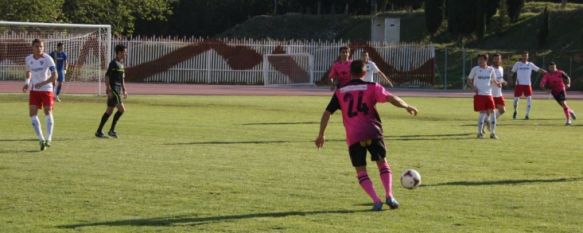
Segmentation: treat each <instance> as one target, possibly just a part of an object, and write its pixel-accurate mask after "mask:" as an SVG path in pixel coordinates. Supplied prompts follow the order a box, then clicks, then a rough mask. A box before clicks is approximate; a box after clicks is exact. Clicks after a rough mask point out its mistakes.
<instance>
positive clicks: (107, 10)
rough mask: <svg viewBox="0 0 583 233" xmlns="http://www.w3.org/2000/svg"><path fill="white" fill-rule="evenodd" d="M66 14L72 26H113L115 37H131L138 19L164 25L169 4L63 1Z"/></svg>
mask: <svg viewBox="0 0 583 233" xmlns="http://www.w3.org/2000/svg"><path fill="white" fill-rule="evenodd" d="M64 1H65V3H64V4H63V5H62V6H63V12H64V14H65V15H66V17H67V19H68V20H69V21H70V22H73V23H91V24H111V25H112V30H113V33H114V34H116V35H131V34H132V33H133V32H134V30H135V24H136V21H137V20H138V19H141V20H145V21H155V20H160V21H164V20H166V19H167V17H168V16H169V15H171V14H172V11H171V5H170V0H110V1H101V0H64Z"/></svg>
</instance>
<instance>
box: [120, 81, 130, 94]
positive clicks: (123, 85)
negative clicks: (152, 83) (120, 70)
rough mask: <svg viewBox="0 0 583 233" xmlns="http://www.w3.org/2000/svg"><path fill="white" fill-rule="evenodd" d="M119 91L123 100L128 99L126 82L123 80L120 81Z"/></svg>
mask: <svg viewBox="0 0 583 233" xmlns="http://www.w3.org/2000/svg"><path fill="white" fill-rule="evenodd" d="M121 90H122V91H123V98H124V99H126V98H128V92H127V91H126V81H125V79H122V80H121Z"/></svg>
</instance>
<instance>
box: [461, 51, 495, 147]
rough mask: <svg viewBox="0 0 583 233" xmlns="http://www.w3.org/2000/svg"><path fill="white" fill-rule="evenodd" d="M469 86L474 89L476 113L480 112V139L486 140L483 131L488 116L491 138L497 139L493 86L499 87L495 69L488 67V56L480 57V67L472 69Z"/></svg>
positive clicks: (481, 55)
mask: <svg viewBox="0 0 583 233" xmlns="http://www.w3.org/2000/svg"><path fill="white" fill-rule="evenodd" d="M468 85H469V86H470V87H472V88H473V89H474V92H475V95H474V111H476V112H479V113H480V114H479V116H478V138H484V134H483V133H482V129H483V127H484V125H483V124H484V121H486V120H487V119H486V118H488V116H490V117H489V118H490V119H489V122H490V126H489V127H490V132H491V133H490V138H492V139H497V138H498V137H497V136H496V116H495V115H494V98H493V97H492V86H494V85H498V82H497V81H496V74H495V72H494V68H492V67H490V66H488V55H487V54H480V55H478V65H477V66H475V67H474V68H472V70H471V71H470V75H469V76H468Z"/></svg>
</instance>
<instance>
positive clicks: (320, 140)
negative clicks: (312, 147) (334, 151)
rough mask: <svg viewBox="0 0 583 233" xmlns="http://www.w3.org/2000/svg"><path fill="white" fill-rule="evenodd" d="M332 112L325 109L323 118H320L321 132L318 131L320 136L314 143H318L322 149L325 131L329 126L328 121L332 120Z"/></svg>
mask: <svg viewBox="0 0 583 233" xmlns="http://www.w3.org/2000/svg"><path fill="white" fill-rule="evenodd" d="M330 115H331V113H330V112H328V111H324V113H322V119H321V120H320V132H319V133H318V137H316V140H314V144H316V148H318V149H320V148H322V147H324V141H325V139H326V138H325V137H324V133H325V132H326V127H328V121H329V120H330Z"/></svg>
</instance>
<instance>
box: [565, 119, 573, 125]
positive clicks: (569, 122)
mask: <svg viewBox="0 0 583 233" xmlns="http://www.w3.org/2000/svg"><path fill="white" fill-rule="evenodd" d="M572 124H573V121H571V120H570V119H569V120H567V122H565V125H572Z"/></svg>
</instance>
